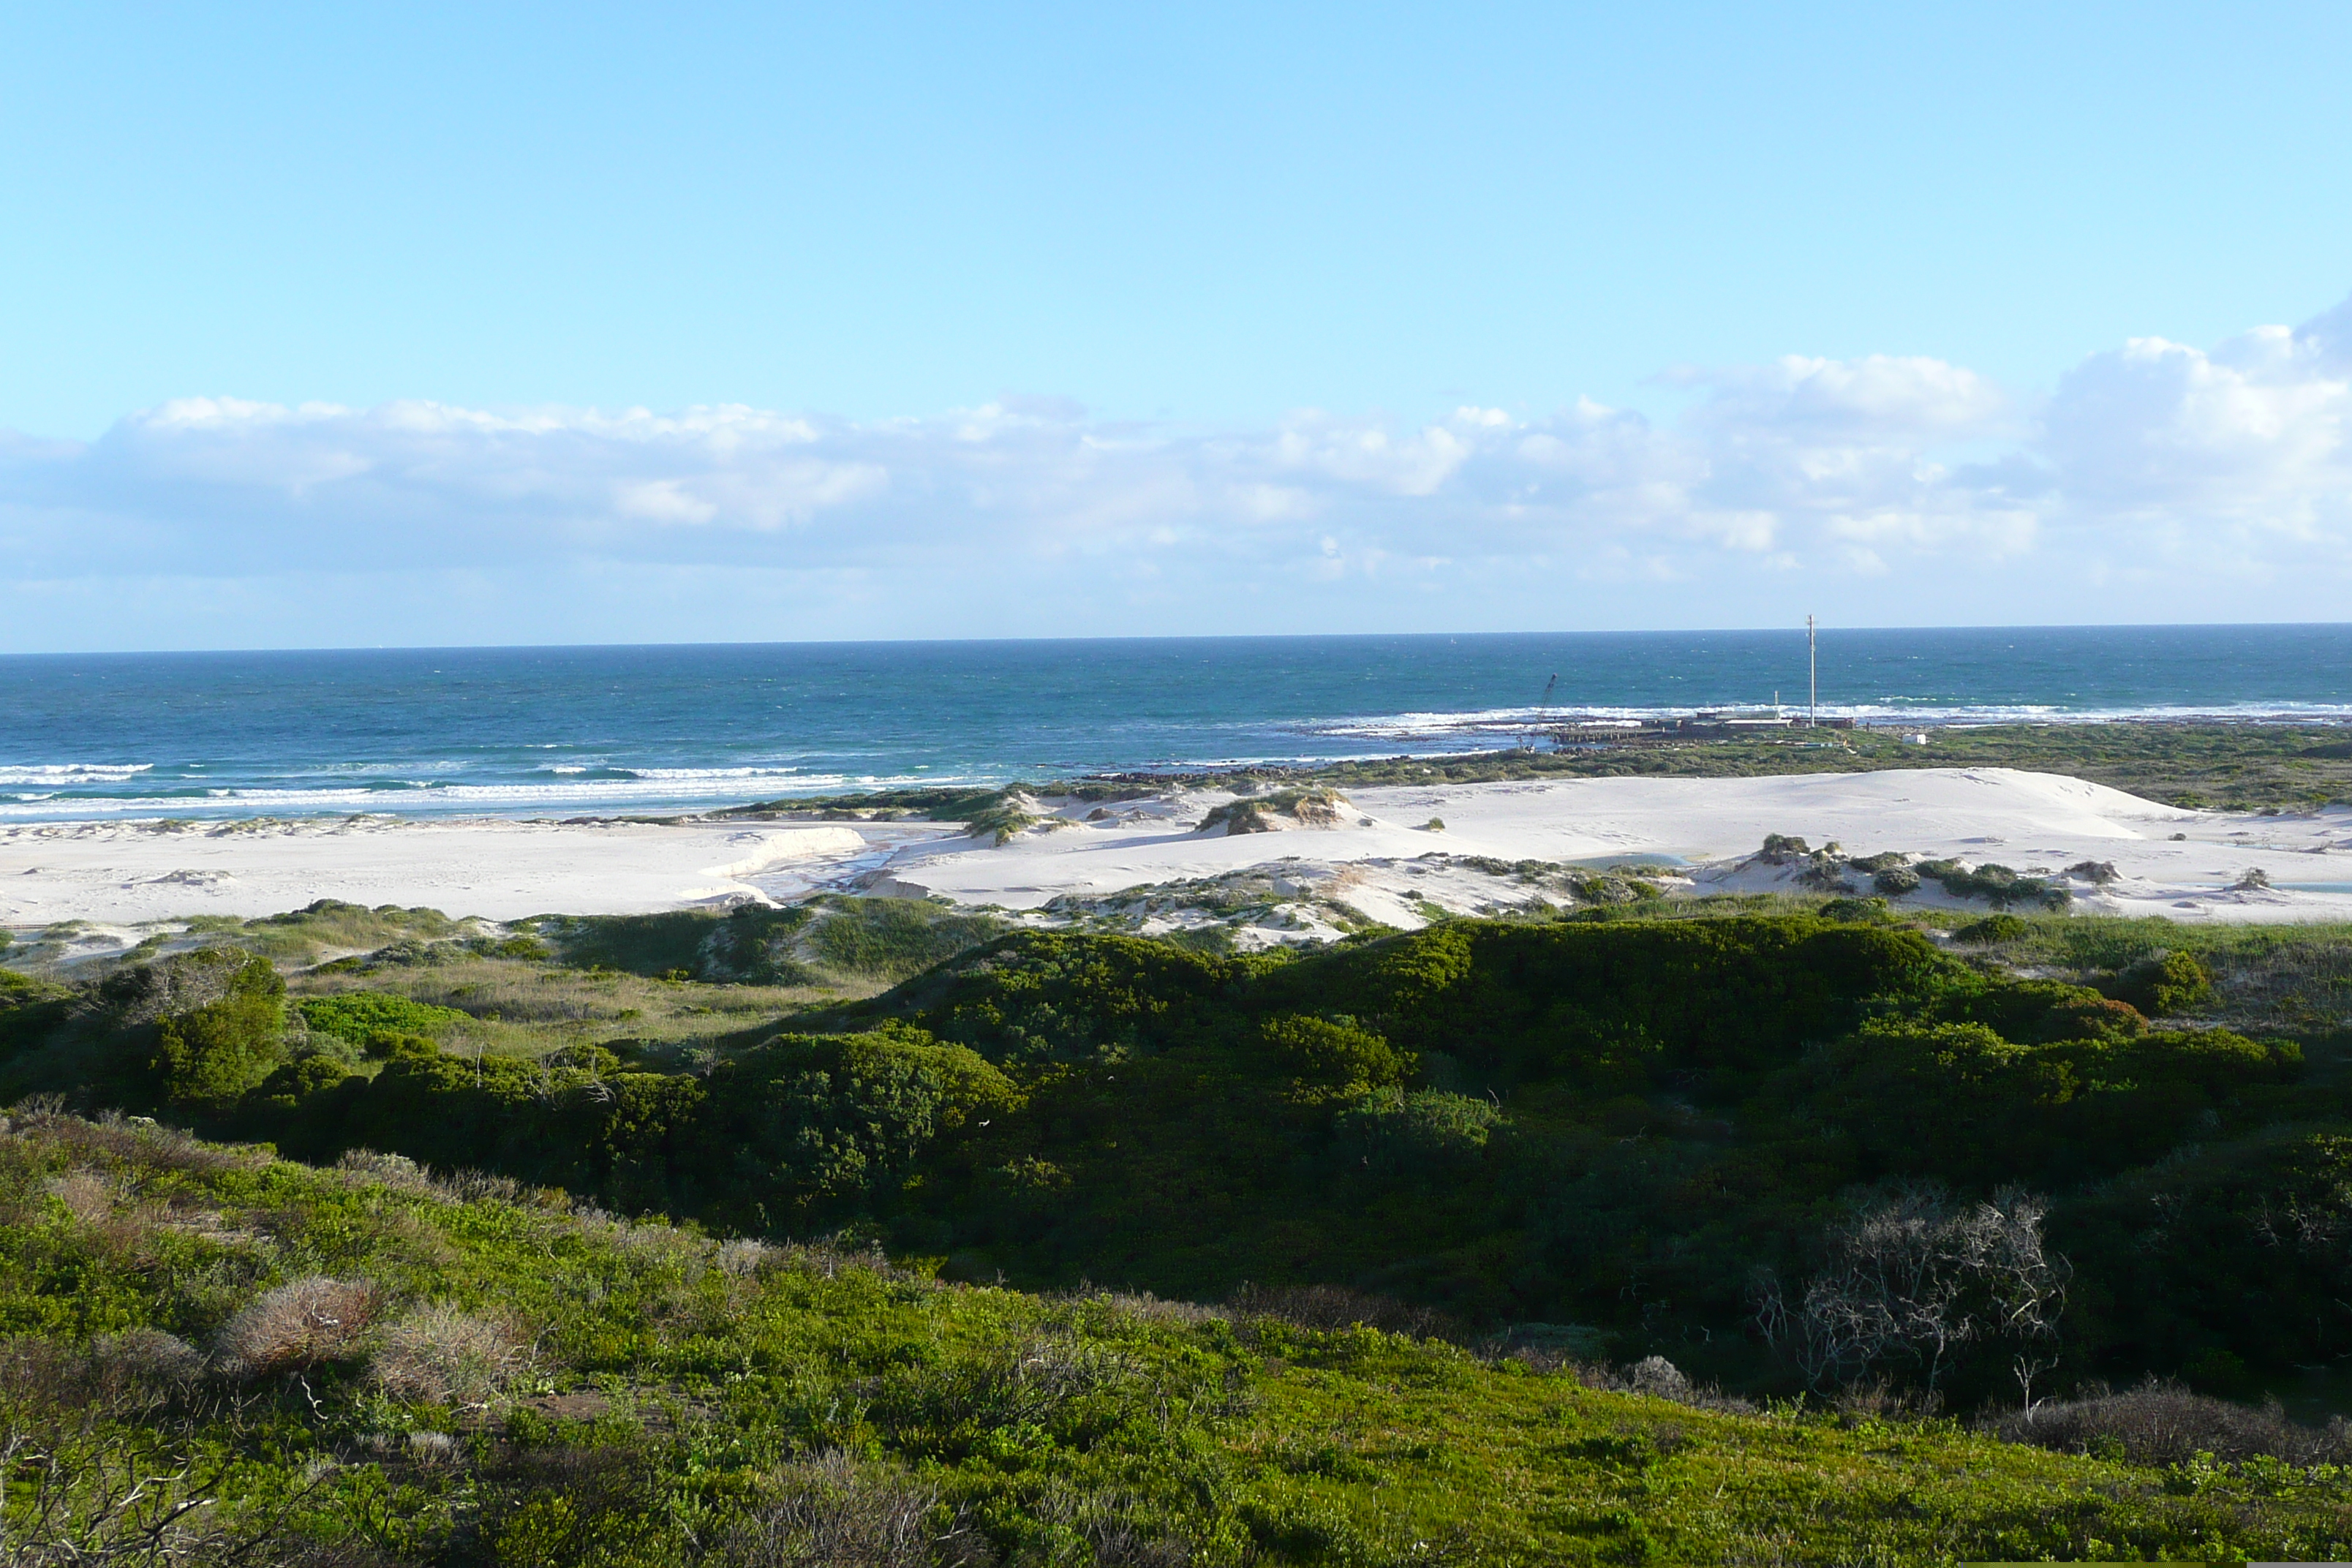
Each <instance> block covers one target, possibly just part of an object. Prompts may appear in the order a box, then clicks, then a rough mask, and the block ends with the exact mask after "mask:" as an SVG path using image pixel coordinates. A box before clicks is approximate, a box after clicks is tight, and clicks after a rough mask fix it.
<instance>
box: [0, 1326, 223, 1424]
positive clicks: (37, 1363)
mask: <svg viewBox="0 0 2352 1568" xmlns="http://www.w3.org/2000/svg"><path fill="white" fill-rule="evenodd" d="M204 1368H205V1358H204V1357H203V1356H202V1355H201V1354H200V1353H198V1352H197V1351H196V1350H195V1349H194V1347H193V1346H191V1345H190V1344H188V1343H187V1342H186V1341H184V1340H182V1339H180V1338H178V1337H177V1336H176V1335H173V1334H167V1333H165V1332H164V1331H163V1330H161V1329H127V1330H125V1331H122V1332H121V1333H119V1334H104V1335H101V1336H100V1337H99V1338H98V1339H97V1340H96V1341H95V1342H92V1343H91V1345H90V1347H89V1350H87V1351H78V1350H76V1349H74V1348H73V1347H72V1346H70V1345H64V1344H59V1343H58V1342H56V1341H54V1340H46V1339H40V1338H37V1337H32V1336H27V1337H25V1338H22V1339H14V1340H5V1341H0V1397H5V1398H6V1399H8V1400H10V1401H14V1402H16V1403H19V1404H22V1405H26V1406H28V1407H34V1408H44V1409H92V1408H95V1409H99V1410H103V1411H106V1412H108V1413H110V1414H112V1415H122V1416H131V1415H141V1414H145V1413H149V1412H152V1411H154V1410H157V1409H160V1408H162V1407H163V1406H164V1405H169V1404H171V1403H173V1401H174V1400H176V1399H179V1398H180V1397H182V1396H183V1395H184V1394H187V1393H188V1392H189V1391H190V1390H191V1389H192V1388H194V1386H195V1384H196V1383H197V1381H198V1380H199V1379H200V1378H201V1377H202V1376H203V1373H204Z"/></svg>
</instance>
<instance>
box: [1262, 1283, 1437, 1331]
mask: <svg viewBox="0 0 2352 1568" xmlns="http://www.w3.org/2000/svg"><path fill="white" fill-rule="evenodd" d="M1227 1305H1228V1306H1229V1307H1231V1308H1232V1310H1233V1311H1234V1314H1235V1315H1237V1316H1241V1317H1251V1318H1273V1319H1276V1320H1277V1321H1282V1322H1286V1323H1289V1324H1292V1325H1293V1326H1295V1327H1297V1328H1302V1329H1326V1330H1328V1329H1350V1328H1359V1327H1361V1328H1367V1329H1379V1330H1381V1331H1382V1332H1384V1333H1391V1334H1411V1335H1412V1336H1413V1337H1414V1338H1416V1339H1444V1340H1454V1339H1458V1338H1459V1333H1458V1331H1457V1328H1456V1326H1455V1324H1454V1321H1453V1320H1452V1319H1450V1318H1448V1317H1447V1316H1446V1315H1445V1314H1444V1313H1443V1312H1441V1311H1439V1310H1436V1309H1435V1308H1433V1307H1418V1306H1415V1305H1413V1304H1412V1302H1410V1301H1400V1300H1397V1299H1396V1298H1395V1297H1393V1296H1376V1295H1374V1294H1372V1293H1371V1292H1370V1291H1369V1290H1350V1289H1348V1288H1347V1287H1346V1286H1344V1285H1272V1286H1268V1285H1244V1286H1243V1287H1242V1288H1241V1289H1238V1290H1236V1291H1234V1293H1233V1295H1232V1297H1231V1298H1230V1299H1229V1300H1228V1301H1227Z"/></svg>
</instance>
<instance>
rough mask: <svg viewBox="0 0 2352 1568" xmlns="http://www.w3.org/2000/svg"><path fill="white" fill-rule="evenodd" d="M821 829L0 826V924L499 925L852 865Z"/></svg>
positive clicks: (329, 821)
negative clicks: (459, 918) (274, 920)
mask: <svg viewBox="0 0 2352 1568" xmlns="http://www.w3.org/2000/svg"><path fill="white" fill-rule="evenodd" d="M865 848H866V840H865V839H864V838H863V837H860V836H859V835H857V834H856V833H855V832H852V831H851V830H849V829H848V828H845V827H835V826H829V825H813V826H771V825H768V824H764V823H763V824H756V825H753V824H740V823H732V824H720V823H684V824H678V825H675V826H673V825H666V824H650V823H637V822H596V823H574V822H564V823H557V822H515V821H506V820H498V819H483V818H469V819H463V820H456V821H446V820H423V821H419V820H415V819H405V818H398V817H386V816H372V817H330V818H310V819H299V820H263V821H250V822H196V823H188V822H179V823H137V822H83V823H73V822H67V823H40V824H27V825H24V826H12V827H7V828H0V925H5V926H12V927H16V928H17V929H19V930H23V929H26V928H30V927H37V926H45V925H48V924H50V923H52V922H55V921H67V920H79V921H94V922H103V923H109V924H133V923H138V922H141V921H158V920H170V919H174V918H184V917H186V916H189V915H236V916H241V917H245V918H247V919H250V918H251V917H253V916H256V915H268V914H278V913H280V912H282V911H284V910H293V909H299V908H301V907H302V906H303V905H305V904H308V903H310V902H311V901H312V900H317V899H339V900H343V901H345V902H347V903H354V904H365V905H368V906H370V907H373V906H375V905H378V904H398V905H400V906H401V907H403V908H404V909H408V908H415V907H417V906H420V905H422V906H425V907H427V908H431V909H437V910H442V911H443V912H445V913H447V914H454V915H478V916H481V917H483V918H485V919H488V920H493V921H509V920H516V919H520V917H522V916H524V915H532V914H559V913H560V914H589V913H593V914H637V913H643V912H646V911H647V910H669V909H681V908H686V907H688V906H691V905H695V904H705V903H714V902H723V901H727V900H735V899H746V898H759V897H761V893H760V891H759V889H757V888H755V887H754V886H753V885H752V884H751V882H750V881H748V880H746V879H747V878H751V877H755V876H771V877H772V876H773V875H775V874H776V873H778V872H779V871H782V870H784V869H785V868H790V867H793V866H794V865H800V864H808V863H814V862H817V861H820V860H827V861H829V860H830V859H832V858H845V857H850V856H855V855H856V854H858V853H861V852H862V851H864V849H865Z"/></svg>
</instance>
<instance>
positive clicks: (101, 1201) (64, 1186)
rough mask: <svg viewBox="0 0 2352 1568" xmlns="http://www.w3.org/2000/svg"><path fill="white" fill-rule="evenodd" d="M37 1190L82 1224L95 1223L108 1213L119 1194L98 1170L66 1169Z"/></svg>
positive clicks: (113, 1185) (116, 1188) (113, 1182)
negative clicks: (63, 1206) (51, 1198)
mask: <svg viewBox="0 0 2352 1568" xmlns="http://www.w3.org/2000/svg"><path fill="white" fill-rule="evenodd" d="M41 1190H42V1191H43V1192H45V1193H47V1194H49V1196H51V1197H53V1198H55V1199H57V1200H58V1202H59V1203H61V1204H63V1205H66V1211H67V1212H68V1213H69V1214H71V1215H73V1216H74V1218H76V1219H78V1220H79V1221H80V1222H81V1223H82V1224H84V1225H96V1224H98V1223H99V1222H100V1221H101V1220H103V1219H105V1218H106V1217H107V1216H108V1215H111V1214H112V1213H113V1212H114V1205H115V1204H116V1202H117V1201H118V1200H119V1199H120V1198H121V1195H122V1191H121V1187H120V1186H118V1185H117V1184H116V1183H115V1181H114V1178H113V1177H111V1176H109V1175H108V1174H106V1173H104V1172H102V1171H68V1172H67V1173H65V1174H63V1175H61V1176H51V1177H50V1178H49V1179H48V1180H47V1181H46V1182H43V1183H42V1184H41Z"/></svg>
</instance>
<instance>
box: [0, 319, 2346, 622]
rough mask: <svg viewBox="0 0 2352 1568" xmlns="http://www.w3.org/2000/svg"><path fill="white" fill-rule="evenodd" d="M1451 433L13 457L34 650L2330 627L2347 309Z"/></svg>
mask: <svg viewBox="0 0 2352 1568" xmlns="http://www.w3.org/2000/svg"><path fill="white" fill-rule="evenodd" d="M1669 379H1671V380H1673V381H1675V382H1677V383H1679V384H1682V385H1684V386H1685V387H1686V388H1687V389H1688V390H1689V392H1690V393H1691V394H1692V395H1693V398H1694V400H1693V402H1692V404H1691V405H1690V406H1689V408H1688V409H1687V411H1686V412H1685V414H1684V415H1683V416H1681V417H1680V418H1678V419H1676V420H1675V421H1673V422H1671V423H1666V424H1661V423H1658V422H1655V421H1653V420H1651V419H1649V418H1646V417H1644V416H1641V415H1639V414H1635V413H1632V412H1628V411H1624V410H1619V409H1612V408H1607V407H1603V406H1601V405H1597V404H1594V403H1591V402H1589V401H1580V402H1579V403H1578V404H1576V405H1574V406H1572V407H1570V408H1567V409H1565V410H1563V411H1561V412H1559V413H1557V414H1553V415H1550V416H1544V417H1538V418H1522V417H1517V416H1511V415H1508V414H1506V413H1504V412H1501V411H1498V410H1494V409H1486V408H1478V407H1464V408H1461V409H1459V410H1457V411H1456V412H1455V413H1454V414H1453V415H1451V416H1448V417H1445V418H1443V419H1439V420H1436V421H1433V422H1431V423H1428V424H1425V425H1423V426H1419V427H1417V428H1408V427H1400V426H1398V425H1396V424H1395V423H1394V422H1391V421H1387V420H1382V419H1379V418H1371V417H1359V416H1335V415H1328V414H1320V413H1311V412H1310V413H1300V414H1297V415H1295V416H1292V417H1290V418H1288V419H1286V420H1285V421H1283V422H1282V423H1281V424H1280V425H1279V426H1275V427H1271V428H1254V429H1252V428H1240V429H1223V430H1202V429H1172V428H1165V427H1154V426H1137V425H1121V424H1109V423H1104V422H1100V421H1094V420H1089V419H1088V418H1087V416H1085V413H1084V411H1083V410H1081V409H1078V408H1076V407H1073V406H1068V405H1062V404H1058V403H1056V402H1054V401H1052V400H1047V399H1022V398H1006V399H1003V400H1002V401H1000V402H998V403H996V404H992V405H989V406H986V407H982V408H976V409H971V410H965V411H960V412H956V413H952V414H949V415H945V416H932V417H920V418H907V419H899V420H890V421H883V422H874V423H853V422H848V421H843V420H837V419H828V418H824V417H820V416H812V415H800V414H781V413H773V412H767V411H762V410H758V409H752V408H745V407H734V406H727V407H707V408H695V409H689V410H687V411H686V412H684V413H680V414H672V415H655V414H650V413H646V412H644V411H641V410H636V411H630V412H626V413H621V414H604V413H598V412H594V411H579V410H563V409H553V410H532V411H527V412H501V413H492V412H485V411H481V410H476V409H467V408H458V407H452V406H447V405H439V404H434V403H424V402H407V403H395V404H389V405H383V406H380V407H375V408H370V409H349V408H341V407H336V406H331V405H303V406H299V407H287V406H282V405H270V404H261V403H249V402H241V401H238V400H236V399H234V398H227V397H189V398H184V399H180V400H176V401H173V402H170V403H166V404H164V405H161V406H159V407H155V408H152V409H148V410H145V411H143V412H141V413H138V414H134V415H131V416H128V417H126V418H124V419H122V420H121V421H120V422H118V423H117V424H116V425H115V426H113V428H111V429H110V430H109V431H108V432H107V433H106V434H105V435H104V436H103V437H100V439H98V440H96V441H94V442H89V443H66V442H44V441H37V440H34V439H31V438H28V437H13V436H9V435H7V434H5V433H0V605H5V616H0V622H5V627H6V629H5V631H0V648H5V649H6V650H8V651H18V652H24V651H38V650H41V649H47V648H56V649H79V648H100V647H122V648H145V647H266V646H320V645H331V646H350V645H364V644H373V643H390V644H412V645H414V644H424V645H431V644H449V643H493V642H506V643H514V642H521V643H530V642H588V641H594V642H607V641H614V642H617V641H637V640H644V641H668V640H704V639H709V640H735V639H748V640H761V639H769V638H774V639H792V638H801V637H994V636H1016V637H1017V636H1064V635H1121V634H1127V633H1138V634H1180V633H1230V632H1292V631H1376V630H1399V631H1402V630H1484V629H1528V630H1548V629H1572V628H1577V627H1583V626H1591V627H1630V626H1748V625H1759V624H1772V623H1777V622H1780V621H1786V620H1789V619H1790V618H1792V617H1793V616H1801V615H1802V614H1803V613H1805V612H1806V611H1807V610H1809V609H1819V610H1821V611H1822V613H1823V614H1824V615H1825V616H1830V617H1831V618H1833V619H1835V620H1838V621H1843V622H1844V623H1846V624H1849V625H1905V624H1946V625H1950V624H2001V623H2012V624H2015V623H2030V622H2045V623H2048V622H2118V621H2125V622H2127V621H2230V620H2335V619H2340V618H2342V617H2343V615H2344V613H2345V612H2344V608H2343V606H2344V605H2345V604H2346V603H2347V601H2346V599H2345V597H2344V595H2345V591H2346V589H2347V587H2352V300H2347V301H2346V302H2345V303H2344V304H2342V305H2339V306H2337V307H2336V309H2335V310H2331V311H2329V312H2327V313H2326V314H2325V315H2322V316H2320V317H2318V318H2316V319H2315V320H2313V321H2308V322H2305V324H2304V325H2302V326H2300V327H2297V328H2293V329H2289V328H2284V327H2263V328H2257V329H2254V330H2252V331H2247V332H2245V333H2242V334H2241V335H2239V336H2237V337H2234V338H2231V339H2230V340H2228V341H2226V342H2222V343H2220V344H2218V345H2216V346H2214V347H2213V348H2211V349H2198V348H2194V347H2189V346H2186V345H2182V344H2179V343H2173V342H2165V341H2163V340H2160V339H2155V338H2146V339H2135V340H2132V341H2130V342H2126V343H2124V344H2123V345H2121V346H2120V347H2116V348H2110V349H2106V350H2103V351H2100V352H2097V353H2092V354H2091V355H2090V356H2089V357H2087V358H2086V359H2084V360H2083V361H2082V362H2080V363H2078V364H2077V365H2076V366H2075V367H2074V369H2073V370H2072V371H2070V372H2069V373H2067V374H2065V375H2064V376H2063V377H2062V378H2061V379H2060V381H2059V382H2058V384H2057V385H2056V386H2055V387H2054V388H2053V390H2052V391H2051V392H2050V394H2049V395H2047V396H2046V397H2043V398H2041V399H2038V400H2036V401H2034V402H2033V403H2032V404H2028V403H2026V402H2024V401H2022V400H2021V399H2019V398H2018V397H2016V396H2015V395H2012V394H2011V393H2009V392H2007V391H2005V390H2004V389H2003V388H2001V387H1999V386H1997V385H1995V384H1992V383H1991V382H1990V381H1989V380H1987V379H1986V378H1985V377H1983V376H1980V375H1978V374H1974V373H1972V372H1970V371H1969V370H1967V369H1965V368H1963V367H1960V366H1957V365H1953V364H1949V363H1944V362H1941V361H1937V360H1933V359H1923V358H1905V357H1897V356H1887V355H1872V356H1868V357H1865V358H1860V359H1852V360H1826V359H1807V358H1800V357H1793V356H1792V357H1790V358H1785V359H1782V360H1780V361H1779V362H1778V363H1771V364H1766V365H1758V366H1749V367H1743V368H1736V369H1730V370H1713V371H1686V372H1681V373H1676V374H1675V375H1673V376H1672V377H1670V378H1669Z"/></svg>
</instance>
